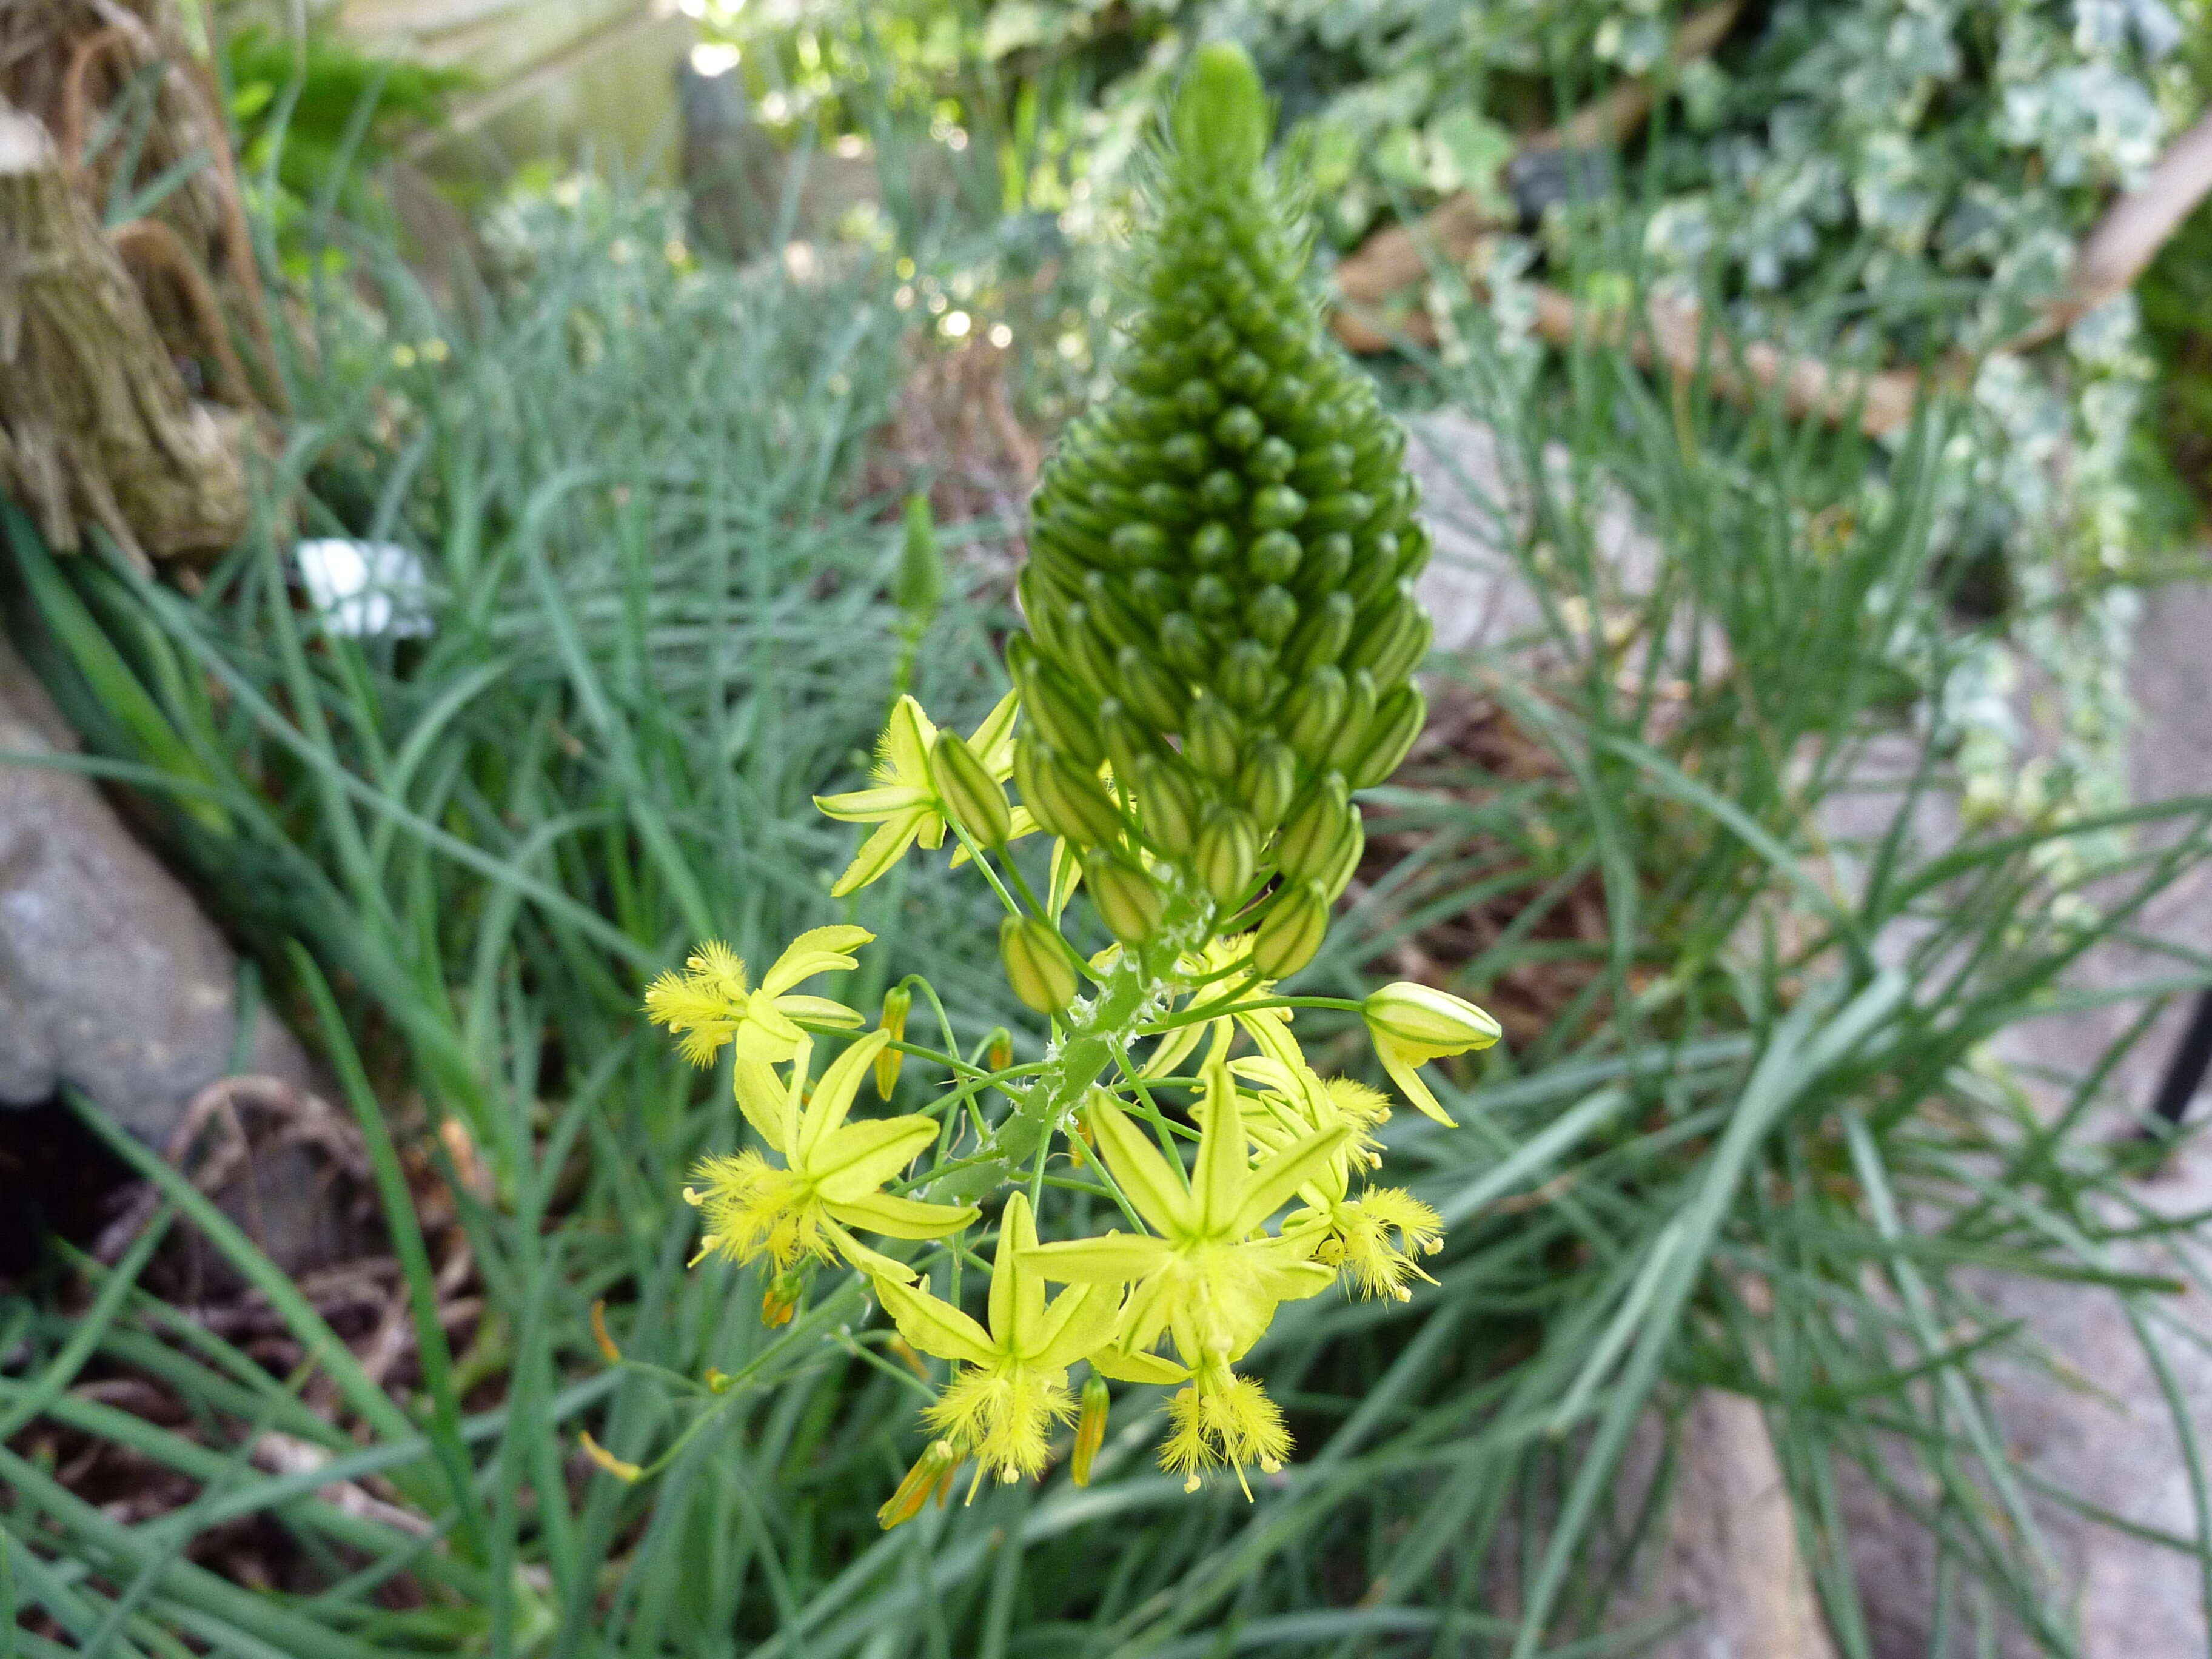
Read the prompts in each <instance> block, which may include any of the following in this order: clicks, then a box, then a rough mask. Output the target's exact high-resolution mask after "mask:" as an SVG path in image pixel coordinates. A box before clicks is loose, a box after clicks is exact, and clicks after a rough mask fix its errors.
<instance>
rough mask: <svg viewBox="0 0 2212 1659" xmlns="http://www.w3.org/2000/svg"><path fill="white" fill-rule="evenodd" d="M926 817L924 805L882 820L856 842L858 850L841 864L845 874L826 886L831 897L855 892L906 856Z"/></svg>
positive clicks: (878, 877)
mask: <svg viewBox="0 0 2212 1659" xmlns="http://www.w3.org/2000/svg"><path fill="white" fill-rule="evenodd" d="M929 816H930V814H929V812H928V811H927V809H925V808H920V807H917V808H915V810H914V811H908V812H902V813H900V814H899V815H898V816H897V817H893V818H889V819H886V820H885V821H884V826H883V827H882V828H881V829H878V830H877V831H876V833H875V834H874V835H872V836H869V837H868V838H867V840H866V841H864V842H861V843H860V851H859V852H858V853H857V854H854V857H853V861H852V862H851V863H850V864H848V865H847V866H845V873H844V874H843V875H842V876H840V877H838V878H837V881H836V885H835V886H833V887H831V888H830V890H829V896H830V897H831V898H842V897H844V896H845V895H846V894H848V893H855V892H858V891H859V890H860V889H861V888H863V887H866V885H867V884H869V883H870V882H872V881H876V880H878V879H880V878H882V876H883V875H884V872H886V871H888V870H889V869H890V867H891V866H893V865H894V864H896V863H897V862H898V861H899V860H900V859H902V857H904V856H905V855H906V849H907V848H909V847H911V846H912V845H913V844H914V838H915V836H917V835H919V834H921V826H922V821H923V820H924V819H926V818H927V817H929Z"/></svg>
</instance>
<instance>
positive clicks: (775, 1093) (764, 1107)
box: [730, 1054, 799, 1156]
mask: <svg viewBox="0 0 2212 1659" xmlns="http://www.w3.org/2000/svg"><path fill="white" fill-rule="evenodd" d="M730 1087H731V1091H732V1093H733V1094H735V1095H736V1096H737V1100H738V1110H739V1111H741V1112H743V1113H744V1115H745V1121H746V1122H748V1123H750V1124H751V1125H752V1126H753V1128H754V1130H755V1131H756V1132H757V1133H758V1134H759V1136H760V1138H761V1139H763V1140H765V1141H766V1142H768V1144H769V1146H772V1147H774V1148H775V1150H776V1151H777V1152H781V1153H784V1154H785V1155H786V1156H788V1155H789V1154H790V1151H791V1134H792V1126H793V1123H795V1122H796V1121H798V1118H797V1113H798V1110H799V1091H798V1088H797V1087H796V1086H794V1085H792V1084H787V1083H785V1082H784V1080H783V1079H781V1078H780V1077H778V1076H777V1075H776V1074H775V1070H774V1068H772V1067H771V1066H769V1063H768V1062H767V1061H766V1060H761V1059H758V1058H757V1057H755V1056H754V1055H751V1054H739V1055H738V1058H737V1066H736V1069H735V1070H734V1071H733V1072H732V1073H731V1077H730Z"/></svg>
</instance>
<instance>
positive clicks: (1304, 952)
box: [1252, 881, 1328, 979]
mask: <svg viewBox="0 0 2212 1659" xmlns="http://www.w3.org/2000/svg"><path fill="white" fill-rule="evenodd" d="M1325 933H1328V899H1327V898H1326V897H1325V896H1323V895H1322V887H1321V884H1320V883H1319V882H1313V881H1302V882H1300V883H1298V884H1297V885H1296V886H1294V887H1290V888H1286V889H1285V890H1284V891H1282V892H1281V893H1279V894H1278V895H1277V896H1276V897H1275V902H1273V904H1271V905H1270V906H1268V908H1267V917H1266V919H1265V920H1263V921H1261V923H1260V933H1259V936H1258V937H1257V938H1256V939H1254V940H1253V941H1252V966H1253V967H1254V968H1255V969H1256V970H1257V971H1258V973H1259V975H1260V977H1261V978H1262V979H1281V978H1283V977H1285V975H1290V974H1295V973H1296V972H1297V970H1298V969H1301V968H1303V967H1304V966H1305V965H1306V963H1310V962H1311V961H1312V960H1313V959H1314V953H1315V952H1316V951H1319V950H1320V949H1321V941H1322V935H1324V934H1325Z"/></svg>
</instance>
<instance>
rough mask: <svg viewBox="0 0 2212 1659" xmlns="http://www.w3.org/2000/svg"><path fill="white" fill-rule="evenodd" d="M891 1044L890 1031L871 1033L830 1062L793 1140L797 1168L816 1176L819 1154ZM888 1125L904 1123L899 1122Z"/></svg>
mask: <svg viewBox="0 0 2212 1659" xmlns="http://www.w3.org/2000/svg"><path fill="white" fill-rule="evenodd" d="M890 1040H891V1034H890V1032H889V1031H871V1032H869V1033H868V1034H867V1036H864V1037H862V1038H861V1039H860V1041H859V1042H855V1043H854V1044H853V1045H852V1046H851V1047H850V1048H847V1049H846V1050H845V1052H844V1053H843V1054H840V1055H838V1056H837V1058H836V1060H832V1061H830V1063H829V1070H828V1071H826V1072H824V1073H823V1074H822V1081H821V1082H819V1083H817V1084H816V1085H814V1098H813V1099H812V1101H811V1102H810V1103H808V1105H807V1108H806V1109H805V1111H804V1112H803V1113H801V1114H800V1115H799V1125H798V1129H797V1133H794V1134H793V1137H792V1147H791V1158H792V1163H793V1165H794V1166H797V1165H799V1164H805V1166H806V1167H807V1169H808V1170H809V1172H810V1173H812V1172H814V1170H815V1164H814V1158H815V1153H816V1150H817V1148H819V1147H821V1146H823V1143H824V1142H825V1141H826V1140H828V1139H829V1137H830V1136H831V1135H833V1134H835V1133H836V1131H837V1127H838V1126H839V1125H840V1124H842V1123H843V1122H844V1121H845V1114H846V1113H848V1112H849V1111H851V1110H852V1109H853V1098H854V1096H856V1095H858V1094H859V1093H860V1079H862V1078H863V1077H865V1076H866V1075H867V1073H868V1071H869V1068H870V1067H872V1066H874V1065H875V1063H876V1056H877V1055H878V1054H881V1053H882V1052H883V1051H884V1044H885V1043H886V1042H890ZM802 1075H804V1073H802ZM885 1121H890V1122H897V1121H900V1120H898V1119H896V1118H893V1119H889V1120H885ZM924 1121H927V1120H924ZM818 1178H819V1177H818V1176H817V1179H818Z"/></svg>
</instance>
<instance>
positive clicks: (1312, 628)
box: [1283, 593, 1354, 677]
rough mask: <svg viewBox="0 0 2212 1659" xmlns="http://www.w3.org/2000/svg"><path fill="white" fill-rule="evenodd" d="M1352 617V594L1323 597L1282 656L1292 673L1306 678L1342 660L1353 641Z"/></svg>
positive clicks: (1335, 594)
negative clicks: (1349, 642)
mask: <svg viewBox="0 0 2212 1659" xmlns="http://www.w3.org/2000/svg"><path fill="white" fill-rule="evenodd" d="M1353 615H1354V608H1353V605H1352V595H1350V594H1349V593H1331V594H1329V595H1328V596H1327V597H1326V598H1324V599H1322V602H1321V603H1320V605H1316V607H1315V608H1314V609H1313V610H1312V611H1310V612H1309V613H1308V614H1307V617H1306V619H1305V621H1304V623H1301V624H1300V625H1299V628H1298V630H1297V633H1295V634H1293V635H1291V643H1290V645H1289V647H1288V648H1287V649H1285V652H1284V653H1283V661H1284V663H1285V665H1286V666H1287V667H1288V668H1289V669H1290V671H1291V673H1292V674H1294V675H1297V676H1300V677H1304V675H1307V674H1310V673H1311V672H1312V671H1314V670H1315V669H1316V668H1321V667H1324V666H1326V665H1329V664H1331V663H1334V662H1335V661H1336V659H1338V658H1340V657H1341V656H1342V655H1343V654H1344V647H1345V643H1346V641H1348V640H1350V639H1351V638H1352V617H1353Z"/></svg>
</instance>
